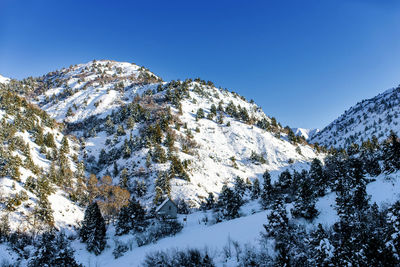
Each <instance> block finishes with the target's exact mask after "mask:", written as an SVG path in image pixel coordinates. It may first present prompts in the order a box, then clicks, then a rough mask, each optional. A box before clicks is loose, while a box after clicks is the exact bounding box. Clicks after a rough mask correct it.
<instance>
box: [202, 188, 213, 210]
mask: <svg viewBox="0 0 400 267" xmlns="http://www.w3.org/2000/svg"><path fill="white" fill-rule="evenodd" d="M214 207H215V199H214V194H213V193H211V192H209V193H208V197H207V199H206V201H205V202H203V205H202V208H203V210H211V209H213V208H214Z"/></svg>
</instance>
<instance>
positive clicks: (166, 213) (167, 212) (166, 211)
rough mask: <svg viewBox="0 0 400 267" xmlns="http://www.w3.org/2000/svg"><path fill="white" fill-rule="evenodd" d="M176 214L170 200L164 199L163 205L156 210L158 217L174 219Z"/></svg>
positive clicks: (175, 209) (174, 205)
mask: <svg viewBox="0 0 400 267" xmlns="http://www.w3.org/2000/svg"><path fill="white" fill-rule="evenodd" d="M177 213H178V207H177V206H176V204H175V203H174V202H173V201H172V200H171V199H170V198H166V199H165V200H164V201H163V203H161V204H160V205H159V206H158V207H157V208H156V214H157V216H160V217H165V218H170V219H176V217H177V216H176V215H177Z"/></svg>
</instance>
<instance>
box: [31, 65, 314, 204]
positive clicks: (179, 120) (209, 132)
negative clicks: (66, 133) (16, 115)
mask: <svg viewBox="0 0 400 267" xmlns="http://www.w3.org/2000/svg"><path fill="white" fill-rule="evenodd" d="M39 83H42V84H47V85H46V86H42V87H41V88H39V89H38V90H37V91H38V92H39V93H41V94H39V97H38V101H37V103H38V104H39V105H40V106H41V107H42V108H43V109H44V110H45V111H47V112H48V113H49V114H50V115H51V116H52V117H53V118H55V119H56V120H58V121H65V122H67V123H68V124H69V125H70V127H68V128H69V129H71V133H73V134H74V135H76V136H78V137H79V138H84V140H85V150H84V156H85V159H88V161H87V162H88V164H87V169H88V170H89V171H90V172H94V173H96V175H98V176H99V177H100V176H103V175H105V174H113V172H114V163H115V164H116V165H117V169H118V171H119V174H117V175H114V182H115V183H117V182H118V181H119V178H120V177H121V170H122V169H124V168H125V169H127V171H128V173H129V177H130V178H129V179H130V183H131V185H132V184H133V183H134V182H135V180H136V181H140V182H142V183H145V184H146V186H147V189H148V190H147V192H148V194H147V196H145V197H144V200H151V198H152V196H153V195H154V190H155V189H154V181H155V179H156V178H157V175H158V174H159V173H160V172H161V171H168V169H169V167H170V164H169V162H166V163H156V162H152V164H151V167H150V166H147V162H148V159H147V157H148V155H149V154H150V152H151V151H150V150H149V148H148V147H146V146H145V147H143V146H141V145H137V143H142V142H143V141H145V140H146V135H143V131H144V129H146V127H148V124H149V122H142V121H140V120H139V119H137V121H136V123H135V125H134V127H133V128H132V129H130V130H127V128H128V127H127V123H126V120H125V119H122V120H121V119H120V118H119V116H120V114H125V113H126V112H127V111H126V109H124V108H128V109H129V108H130V106H131V105H132V103H133V104H135V103H138V104H139V105H140V106H141V107H142V108H143V109H144V110H145V111H149V112H150V113H156V112H158V113H159V114H162V113H165V114H167V113H168V112H171V113H172V115H173V116H174V119H173V120H174V121H175V126H176V124H179V125H181V127H180V128H179V129H177V128H176V127H175V126H174V125H173V124H170V125H169V127H170V130H168V131H171V132H172V133H173V134H174V135H176V139H177V140H176V141H177V143H176V144H175V147H174V150H175V152H174V153H176V155H177V157H178V158H179V159H180V160H181V161H182V162H183V161H186V162H187V163H189V164H188V165H189V166H188V169H187V173H188V175H189V178H190V179H189V180H190V181H188V179H186V180H185V179H181V178H178V177H175V178H173V179H171V180H170V184H171V196H172V197H173V198H174V199H177V198H181V199H185V200H186V201H188V202H189V203H191V205H193V206H198V204H199V202H200V201H201V199H202V198H204V197H206V196H207V195H208V192H212V193H215V194H217V193H218V192H219V191H220V190H221V188H222V186H223V184H224V183H230V182H231V181H232V180H233V179H234V178H235V177H236V176H240V177H241V178H243V179H246V178H249V179H250V180H253V179H254V178H257V177H258V178H260V176H261V175H262V173H263V172H264V171H265V170H266V169H268V170H278V169H280V168H283V167H286V166H288V165H289V164H291V163H292V162H309V161H310V160H312V159H313V158H315V157H319V156H318V155H316V153H315V152H314V151H313V149H312V148H311V147H310V146H308V145H307V144H292V143H290V142H289V141H288V140H287V134H286V133H285V130H284V129H283V128H282V127H280V126H278V125H276V126H273V127H272V126H271V127H270V129H268V130H265V129H261V128H259V127H257V126H256V125H255V124H256V122H257V121H260V120H265V121H266V122H267V123H268V124H271V125H272V124H273V123H272V119H271V118H269V117H268V116H266V115H265V114H264V112H263V111H262V110H261V108H260V107H258V106H257V105H256V104H254V103H250V102H248V101H246V100H245V99H244V98H243V97H241V96H239V95H237V94H236V93H232V92H228V91H227V90H221V89H218V88H216V87H214V86H213V85H212V84H209V83H205V82H201V81H199V80H198V81H185V82H184V83H183V82H173V83H165V82H162V80H161V79H160V78H159V77H157V76H155V75H154V74H152V73H151V72H149V71H148V70H145V69H143V68H141V67H138V66H136V65H134V64H130V63H119V62H113V61H97V62H89V63H87V64H80V65H77V66H73V67H70V68H69V69H64V70H62V71H58V72H54V73H49V74H47V75H45V76H43V77H42V78H41V81H39ZM181 87H185V88H186V89H184V91H185V92H184V93H183V94H184V97H183V98H182V99H181V100H180V104H179V105H180V108H177V106H176V105H175V104H173V103H172V102H173V100H170V99H169V95H171V94H172V95H174V94H176V92H177V91H179V90H181V89H179V88H181ZM182 90H183V89H182ZM220 103H221V104H220ZM230 103H232V104H230ZM211 105H215V106H219V105H221V107H222V108H223V109H227V108H228V106H229V105H234V106H235V108H237V109H238V113H239V110H242V109H245V110H246V112H247V113H248V117H249V120H248V121H247V122H246V121H243V120H241V119H238V118H237V117H234V116H233V115H229V114H226V112H220V111H218V112H217V113H218V114H222V115H223V119H222V120H223V121H222V123H221V122H218V119H217V117H218V116H215V117H213V118H212V119H207V118H202V119H199V120H197V119H196V112H197V111H198V110H199V109H200V108H201V109H203V111H204V115H205V117H207V115H209V113H210V112H211V110H210V108H211ZM68 110H70V112H69V111H68ZM168 110H170V111H168ZM67 115H68V116H67ZM149 115H150V114H149ZM157 116H159V115H155V116H154V118H153V119H151V120H153V121H157V120H158V119H159V117H157ZM110 118H111V119H113V121H114V128H115V129H116V128H117V127H120V126H122V127H123V128H124V129H125V132H126V133H125V134H122V135H119V136H118V135H116V134H115V135H114V137H113V136H111V135H110V134H108V133H107V131H106V130H105V129H104V128H103V126H104V125H105V121H106V120H108V119H110ZM151 120H150V121H151ZM165 138H166V137H165V133H164V136H163V140H164V141H165ZM138 139H139V141H138ZM126 142H129V143H130V144H132V145H131V149H133V150H134V151H132V154H131V156H130V157H129V158H125V157H121V156H115V154H118V152H117V151H118V150H119V151H121V150H123V148H124V144H126ZM135 144H136V145H135ZM187 144H189V145H190V146H193V147H192V148H191V149H185V148H184V146H186V145H187ZM162 148H163V149H164V150H167V147H166V146H165V145H163V144H162ZM103 149H104V151H106V152H109V154H108V157H107V158H108V160H107V163H106V164H105V165H104V166H100V165H99V164H97V163H96V162H97V161H98V160H99V157H100V153H101V151H102V150H103ZM110 151H111V152H112V151H114V152H115V153H114V152H113V153H114V154H112V155H111V152H110ZM252 152H255V153H257V154H258V155H262V156H263V157H264V159H265V160H266V162H265V163H258V162H254V161H252V160H251V159H250V158H251V155H252ZM110 158H112V159H110ZM149 177H151V178H150V179H149ZM143 178H145V179H143Z"/></svg>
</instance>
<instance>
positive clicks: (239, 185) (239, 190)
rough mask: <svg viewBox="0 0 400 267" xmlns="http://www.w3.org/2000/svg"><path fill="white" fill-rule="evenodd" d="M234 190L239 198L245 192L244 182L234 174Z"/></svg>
mask: <svg viewBox="0 0 400 267" xmlns="http://www.w3.org/2000/svg"><path fill="white" fill-rule="evenodd" d="M234 192H235V193H236V194H238V195H239V197H240V199H242V198H243V196H244V193H245V192H246V184H245V182H244V181H243V179H242V178H240V177H239V176H236V178H235V182H234Z"/></svg>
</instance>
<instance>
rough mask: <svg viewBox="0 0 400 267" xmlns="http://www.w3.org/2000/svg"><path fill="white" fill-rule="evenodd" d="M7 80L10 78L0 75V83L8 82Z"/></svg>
mask: <svg viewBox="0 0 400 267" xmlns="http://www.w3.org/2000/svg"><path fill="white" fill-rule="evenodd" d="M9 82H10V78H7V77H4V76H2V75H0V83H9Z"/></svg>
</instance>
